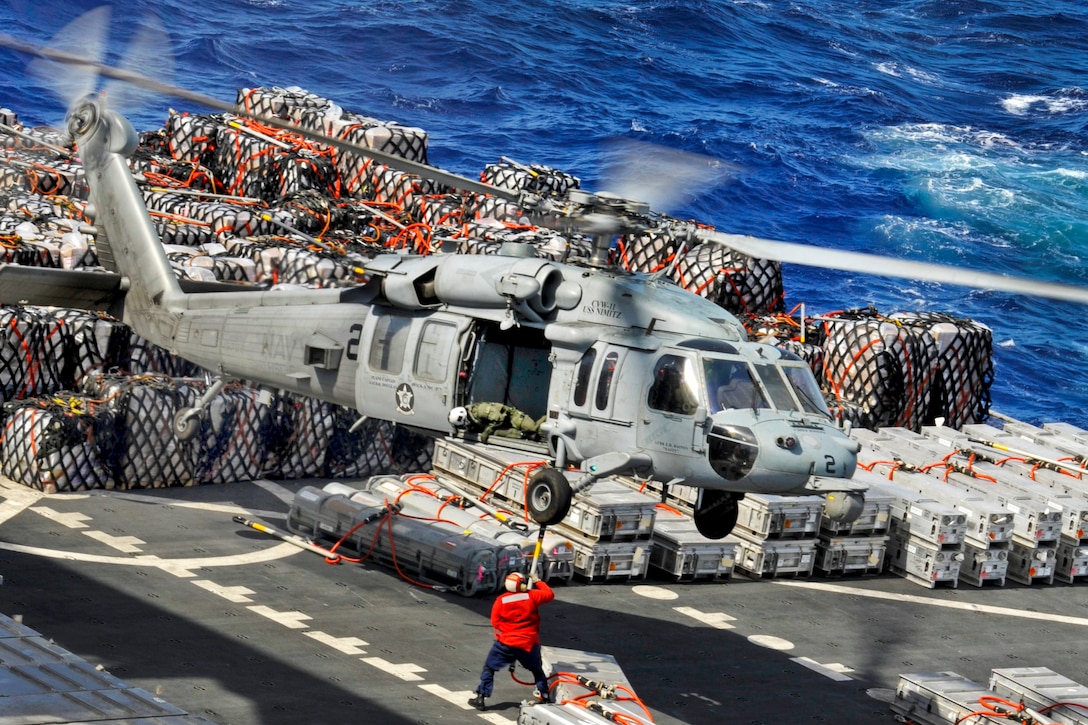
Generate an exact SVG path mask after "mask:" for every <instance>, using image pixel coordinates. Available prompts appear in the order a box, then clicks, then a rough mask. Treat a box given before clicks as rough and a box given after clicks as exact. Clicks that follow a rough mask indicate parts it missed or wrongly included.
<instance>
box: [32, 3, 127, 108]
mask: <svg viewBox="0 0 1088 725" xmlns="http://www.w3.org/2000/svg"><path fill="white" fill-rule="evenodd" d="M109 23H110V8H109V6H108V5H103V6H101V7H97V8H95V9H94V10H90V11H88V12H86V13H83V14H82V15H80V16H79V17H78V18H76V19H75V20H73V21H72V22H70V23H68V24H67V25H65V26H64V27H63V28H61V30H60V32H58V33H57V34H56V35H54V36H53V38H52V39H51V40H50V41H49V43H48V46H49V47H50V48H58V49H61V50H63V51H64V52H65V53H68V54H71V55H73V56H79V57H81V58H86V59H87V60H88V61H89V62H88V63H87V64H85V65H77V64H72V63H59V62H56V61H53V60H49V59H48V58H36V59H35V60H32V61H31V62H30V64H29V65H28V66H27V72H28V74H29V75H30V76H31V77H33V78H34V79H35V80H37V81H38V82H39V83H41V84H42V85H43V86H45V87H46V88H47V89H49V92H50V93H52V94H53V95H54V96H55V97H56V98H57V99H58V100H60V101H61V103H63V104H64V106H65V108H68V107H70V106H71V105H72V104H73V103H75V102H76V101H78V100H79V99H80V98H83V97H84V96H87V95H88V94H91V93H94V91H95V89H96V87H97V84H98V70H97V68H96V67H95V66H96V65H97V64H100V63H101V62H102V60H103V58H105V54H106V43H107V41H108V39H109Z"/></svg>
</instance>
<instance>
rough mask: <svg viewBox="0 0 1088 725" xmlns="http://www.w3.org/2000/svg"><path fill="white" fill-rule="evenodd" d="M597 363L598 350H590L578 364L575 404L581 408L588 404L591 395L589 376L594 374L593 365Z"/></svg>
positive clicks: (575, 382)
mask: <svg viewBox="0 0 1088 725" xmlns="http://www.w3.org/2000/svg"><path fill="white" fill-rule="evenodd" d="M596 361H597V350H596V349H595V348H592V347H591V348H589V349H588V350H586V353H585V355H582V359H581V361H580V362H579V363H578V377H577V378H576V379H575V381H574V404H575V405H576V406H578V407H581V406H583V405H585V404H586V398H587V396H588V395H589V376H590V375H591V374H592V373H593V363H594V362H596Z"/></svg>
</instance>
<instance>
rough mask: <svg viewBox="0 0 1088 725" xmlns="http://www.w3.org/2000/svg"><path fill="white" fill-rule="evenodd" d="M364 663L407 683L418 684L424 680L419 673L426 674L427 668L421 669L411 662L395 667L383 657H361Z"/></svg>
mask: <svg viewBox="0 0 1088 725" xmlns="http://www.w3.org/2000/svg"><path fill="white" fill-rule="evenodd" d="M359 659H361V660H362V661H363V662H366V663H367V664H368V665H370V666H372V667H377V668H378V669H379V670H381V671H382V672H386V673H388V674H390V675H393V676H394V677H399V678H400V679H402V680H404V681H405V682H418V681H419V680H422V679H423V678H422V677H420V676H419V675H417V674H416V673H417V672H426V671H427V668H426V667H420V666H419V665H416V664H412V663H411V662H405V663H404V664H400V665H395V664H393V663H392V662H390V661H389V660H384V659H382V658H381V657H360V658H359Z"/></svg>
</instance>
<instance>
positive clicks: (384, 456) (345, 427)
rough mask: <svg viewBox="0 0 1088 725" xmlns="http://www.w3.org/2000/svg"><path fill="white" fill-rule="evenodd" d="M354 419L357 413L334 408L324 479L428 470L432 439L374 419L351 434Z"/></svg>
mask: <svg viewBox="0 0 1088 725" xmlns="http://www.w3.org/2000/svg"><path fill="white" fill-rule="evenodd" d="M358 417H359V413H358V412H357V411H354V410H349V409H347V408H344V407H343V406H336V408H335V410H334V420H333V430H332V435H331V437H330V438H329V444H328V451H327V455H326V458H325V470H326V473H325V475H327V476H329V477H330V478H361V477H365V476H377V475H399V474H402V473H408V472H411V471H428V470H430V468H431V456H432V455H433V453H434V439H432V438H430V437H428V436H423V435H420V434H418V433H413V432H412V431H410V430H408V429H407V428H404V427H402V426H398V425H396V424H394V423H391V422H389V421H387V420H377V419H374V418H369V419H367V420H366V421H365V422H364V423H363V424H362V425H361V426H360V427H359V428H358V429H357V430H355V432H351V430H350V429H351V426H352V425H354V424H355V422H356V421H357V420H358Z"/></svg>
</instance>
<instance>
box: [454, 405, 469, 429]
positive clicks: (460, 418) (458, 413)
mask: <svg viewBox="0 0 1088 725" xmlns="http://www.w3.org/2000/svg"><path fill="white" fill-rule="evenodd" d="M449 421H450V425H452V426H453V427H454V428H467V427H468V424H469V423H470V422H471V421H472V419H471V418H469V415H468V408H466V407H465V406H463V405H459V406H457V407H456V408H454V409H453V410H451V411H450V416H449Z"/></svg>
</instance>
